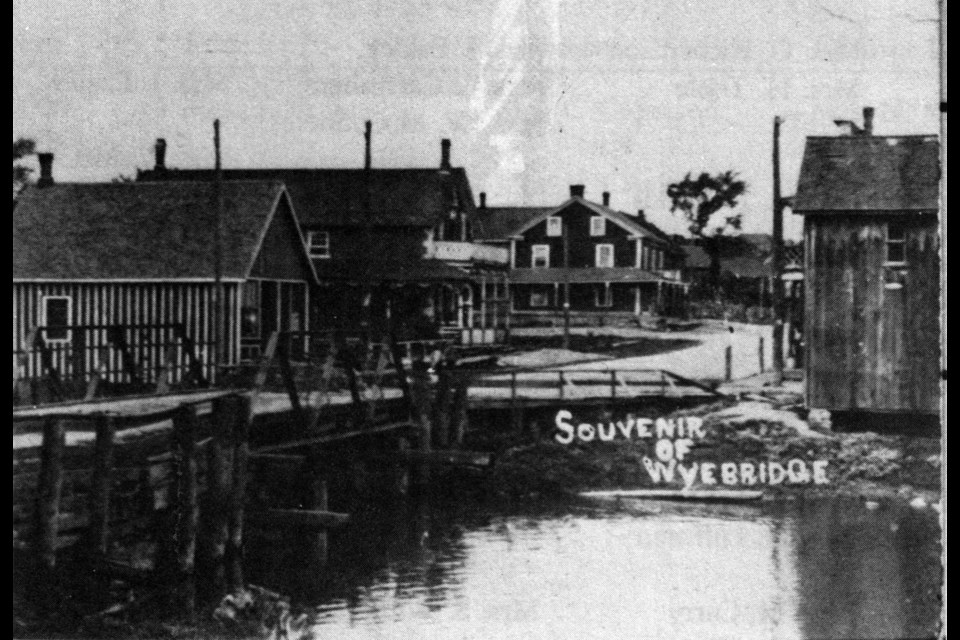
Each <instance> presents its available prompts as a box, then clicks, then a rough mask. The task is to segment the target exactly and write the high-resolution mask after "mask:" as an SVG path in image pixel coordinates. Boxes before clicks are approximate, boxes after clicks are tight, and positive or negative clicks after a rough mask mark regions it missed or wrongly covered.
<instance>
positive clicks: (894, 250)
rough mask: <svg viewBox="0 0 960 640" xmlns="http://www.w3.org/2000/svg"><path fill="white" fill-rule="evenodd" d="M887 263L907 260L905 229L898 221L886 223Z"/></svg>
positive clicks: (900, 262) (899, 262)
mask: <svg viewBox="0 0 960 640" xmlns="http://www.w3.org/2000/svg"><path fill="white" fill-rule="evenodd" d="M886 257H887V260H886V262H887V264H905V263H906V261H907V231H906V229H905V228H904V226H903V224H902V223H900V222H890V223H887V256H886Z"/></svg>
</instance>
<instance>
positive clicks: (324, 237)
mask: <svg viewBox="0 0 960 640" xmlns="http://www.w3.org/2000/svg"><path fill="white" fill-rule="evenodd" d="M307 252H308V253H309V254H310V257H311V258H329V257H330V232H329V231H308V232H307Z"/></svg>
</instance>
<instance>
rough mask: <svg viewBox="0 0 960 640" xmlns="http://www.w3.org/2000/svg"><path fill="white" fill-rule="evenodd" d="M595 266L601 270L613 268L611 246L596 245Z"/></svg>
mask: <svg viewBox="0 0 960 640" xmlns="http://www.w3.org/2000/svg"><path fill="white" fill-rule="evenodd" d="M596 265H597V266H598V267H601V268H609V267H612V266H613V245H612V244H598V245H597V248H596Z"/></svg>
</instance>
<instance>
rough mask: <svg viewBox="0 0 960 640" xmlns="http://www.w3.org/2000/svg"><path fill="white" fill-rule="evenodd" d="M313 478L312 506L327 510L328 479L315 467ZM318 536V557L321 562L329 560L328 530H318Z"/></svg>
mask: <svg viewBox="0 0 960 640" xmlns="http://www.w3.org/2000/svg"><path fill="white" fill-rule="evenodd" d="M311 475H312V480H311V483H310V493H311V495H310V503H311V504H310V505H309V506H310V507H311V508H312V509H315V510H317V511H327V510H328V508H329V500H328V495H327V481H326V479H325V478H324V477H323V475H322V474H320V473H318V470H317V469H316V468H314V469H313V470H312V473H311ZM315 536H316V538H315V539H314V550H315V552H316V557H317V559H318V561H319V562H321V563H324V564H325V563H326V562H327V549H328V538H327V532H326V531H318V532H317V533H316V534H315Z"/></svg>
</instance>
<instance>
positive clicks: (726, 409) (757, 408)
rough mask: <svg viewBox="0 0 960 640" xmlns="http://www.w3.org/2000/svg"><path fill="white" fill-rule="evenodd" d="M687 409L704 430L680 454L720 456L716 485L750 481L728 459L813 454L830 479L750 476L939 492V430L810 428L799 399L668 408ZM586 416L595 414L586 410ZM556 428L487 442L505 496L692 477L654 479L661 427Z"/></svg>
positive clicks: (796, 491) (819, 491) (913, 494)
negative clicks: (608, 436)
mask: <svg viewBox="0 0 960 640" xmlns="http://www.w3.org/2000/svg"><path fill="white" fill-rule="evenodd" d="M681 416H695V417H699V418H700V419H702V421H703V423H702V425H703V426H702V432H703V437H702V438H697V439H695V440H694V442H693V446H692V447H691V448H690V451H689V453H687V454H686V455H685V456H684V457H683V460H682V461H681V462H682V463H683V464H684V465H685V466H686V467H688V468H689V467H692V465H693V464H694V463H696V464H697V465H703V464H704V463H713V464H714V465H716V468H715V469H713V471H714V473H715V476H716V488H747V486H745V483H744V482H742V481H738V482H736V483H734V484H735V486H727V485H726V484H725V482H724V481H723V479H721V474H720V465H721V464H722V463H724V462H733V463H736V464H737V465H738V467H737V468H738V471H739V468H740V467H739V465H740V464H741V463H748V464H749V465H752V468H753V469H759V465H760V463H762V462H763V463H766V464H769V462H770V461H775V462H779V463H782V464H783V465H786V464H787V462H788V461H790V460H802V461H804V463H805V464H806V467H807V469H808V471H809V470H810V469H811V468H812V463H813V462H814V461H821V465H822V468H823V470H824V471H825V476H826V482H824V483H814V482H812V481H810V482H805V483H792V482H790V481H783V482H780V483H776V484H770V483H761V482H756V483H752V484H749V485H748V486H749V488H751V489H762V490H763V491H764V494H765V497H767V498H770V499H795V498H799V497H816V496H835V495H844V496H858V497H861V498H863V499H866V500H885V499H897V500H905V501H916V503H917V504H920V502H919V501H918V500H917V499H918V498H919V499H920V500H922V501H923V503H924V504H932V503H934V502H937V501H939V493H940V470H941V455H940V442H939V440H937V439H932V438H919V437H911V436H889V435H876V434H870V433H846V434H844V433H833V432H830V431H829V430H826V429H822V428H811V426H810V424H808V423H807V422H806V420H804V419H802V418H801V412H799V411H797V410H793V409H791V408H790V407H782V406H781V407H777V406H775V405H772V404H763V403H757V402H752V403H738V402H735V401H727V402H721V403H717V404H713V405H710V406H705V407H700V408H698V409H695V410H681V411H675V412H672V413H669V414H666V415H665V416H662V417H667V418H674V419H675V418H679V417H681ZM578 418H581V416H578ZM593 418H594V422H600V423H601V424H602V423H603V422H604V420H610V417H609V416H594V417H593ZM582 419H583V420H584V421H590V418H589V417H586V416H583V417H582ZM608 424H609V422H608ZM815 427H816V425H815ZM557 434H559V432H553V431H551V432H548V433H544V434H542V435H541V437H540V438H539V439H536V440H535V441H534V440H531V438H530V436H525V437H524V439H519V438H518V437H517V436H512V435H501V436H492V437H490V438H489V439H488V441H487V443H486V444H487V445H488V446H491V447H493V448H496V449H497V450H498V451H499V456H498V459H497V464H496V467H495V469H494V470H493V472H492V475H491V482H492V487H493V490H494V491H495V492H496V493H497V494H499V495H502V496H505V497H509V498H512V499H517V498H520V499H522V498H531V497H538V496H543V495H563V494H572V493H576V492H578V491H584V490H593V489H619V488H630V489H633V488H654V487H659V488H665V487H669V488H681V487H683V486H684V484H685V483H684V481H683V479H682V478H681V477H680V474H679V473H675V474H674V475H673V477H672V479H671V481H669V482H668V481H665V478H664V477H662V476H661V478H660V482H655V481H654V480H653V478H652V476H651V473H650V472H649V471H648V469H647V465H646V464H645V462H644V459H645V458H646V459H647V460H648V461H653V462H655V461H657V460H658V458H657V455H656V451H655V446H656V445H655V443H656V440H657V438H656V437H655V436H654V437H647V438H637V437H633V438H629V439H628V438H625V437H623V435H622V432H615V437H614V439H613V440H612V441H609V442H602V441H600V440H599V439H598V438H594V439H593V440H591V441H589V442H583V441H581V440H580V439H574V440H573V442H571V443H569V444H561V443H559V442H558V441H557V440H556V438H555V436H556V435H557ZM632 435H634V436H635V435H636V431H633V432H632ZM701 480H702V477H701V476H700V475H699V474H698V475H696V479H695V480H694V482H693V487H694V488H710V487H704V485H703V483H702V482H701Z"/></svg>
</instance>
